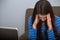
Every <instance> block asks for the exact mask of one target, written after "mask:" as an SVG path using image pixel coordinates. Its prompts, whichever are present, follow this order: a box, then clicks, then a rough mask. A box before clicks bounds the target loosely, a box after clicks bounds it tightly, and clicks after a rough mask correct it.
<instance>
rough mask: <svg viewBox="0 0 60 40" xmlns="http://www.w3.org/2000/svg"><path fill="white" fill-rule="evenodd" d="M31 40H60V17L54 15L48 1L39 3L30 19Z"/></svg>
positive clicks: (29, 32)
mask: <svg viewBox="0 0 60 40" xmlns="http://www.w3.org/2000/svg"><path fill="white" fill-rule="evenodd" d="M28 38H29V40H59V39H60V17H58V16H56V15H54V13H53V10H52V6H51V4H50V3H49V2H48V1H47V0H41V1H38V2H37V3H36V5H35V7H34V11H33V14H32V16H30V17H29V18H28Z"/></svg>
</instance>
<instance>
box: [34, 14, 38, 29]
mask: <svg viewBox="0 0 60 40" xmlns="http://www.w3.org/2000/svg"><path fill="white" fill-rule="evenodd" d="M38 17H39V15H38V14H37V15H36V17H35V20H34V23H33V28H34V29H36V26H37V24H38V22H39V18H38Z"/></svg>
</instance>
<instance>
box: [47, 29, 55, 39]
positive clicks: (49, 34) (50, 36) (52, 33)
mask: <svg viewBox="0 0 60 40" xmlns="http://www.w3.org/2000/svg"><path fill="white" fill-rule="evenodd" d="M47 32H48V39H49V40H56V39H55V35H54V32H53V29H51V30H47Z"/></svg>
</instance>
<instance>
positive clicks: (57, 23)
mask: <svg viewBox="0 0 60 40" xmlns="http://www.w3.org/2000/svg"><path fill="white" fill-rule="evenodd" d="M55 25H56V26H60V17H59V16H56V15H55Z"/></svg>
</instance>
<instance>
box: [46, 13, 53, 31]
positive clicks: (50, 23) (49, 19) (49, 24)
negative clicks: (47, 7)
mask: <svg viewBox="0 0 60 40" xmlns="http://www.w3.org/2000/svg"><path fill="white" fill-rule="evenodd" d="M47 25H48V30H51V29H52V22H51V17H50V13H49V14H48V15H47Z"/></svg>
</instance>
